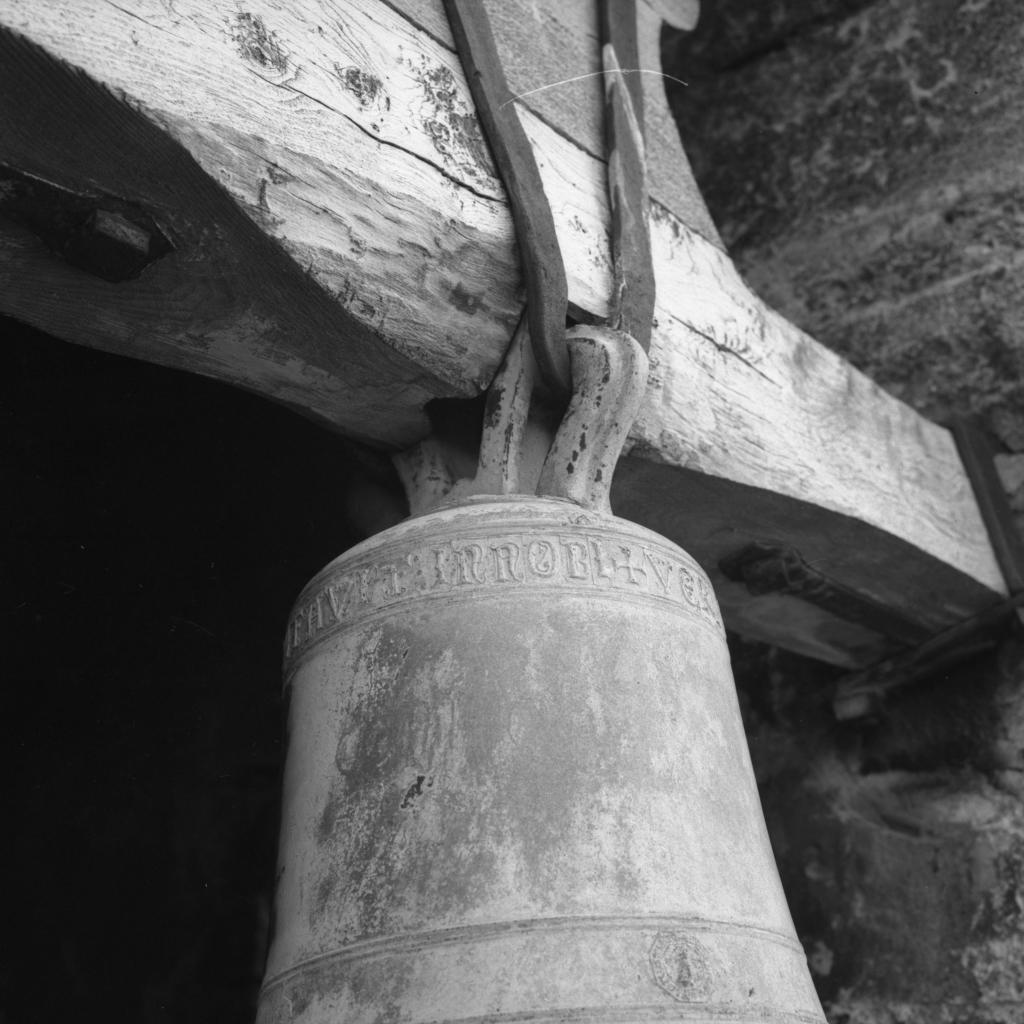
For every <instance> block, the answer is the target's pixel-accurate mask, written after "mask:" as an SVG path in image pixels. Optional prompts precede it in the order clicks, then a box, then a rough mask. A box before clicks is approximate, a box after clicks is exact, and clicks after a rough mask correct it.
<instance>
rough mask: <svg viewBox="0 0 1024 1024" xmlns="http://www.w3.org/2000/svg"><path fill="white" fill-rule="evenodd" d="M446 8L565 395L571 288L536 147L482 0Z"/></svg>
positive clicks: (531, 311)
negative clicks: (518, 109) (521, 117)
mask: <svg viewBox="0 0 1024 1024" xmlns="http://www.w3.org/2000/svg"><path fill="white" fill-rule="evenodd" d="M444 7H445V11H446V13H447V15H448V21H449V23H450V24H451V29H452V36H453V37H454V38H455V49H456V51H457V52H458V55H459V60H460V61H462V68H463V70H464V71H465V73H466V81H467V82H468V83H469V91H470V92H471V93H472V94H473V102H474V103H475V104H476V109H477V115H478V116H479V118H480V121H481V123H482V124H483V128H484V134H485V136H486V138H487V141H488V143H489V144H490V147H491V153H492V154H493V156H494V162H495V164H496V165H497V167H498V173H499V175H500V176H501V180H502V182H503V183H504V185H505V190H506V191H507V192H508V198H509V205H510V207H511V209H512V220H513V222H514V223H515V227H516V238H517V239H518V242H519V253H520V260H521V262H522V270H523V276H524V278H525V279H526V296H527V298H526V315H527V318H528V322H529V325H530V339H531V342H532V345H533V351H534V355H535V357H536V359H537V364H538V366H539V367H540V371H541V376H542V379H543V381H544V383H545V384H546V385H547V386H548V387H549V388H550V389H551V390H552V391H554V392H556V393H557V394H558V396H559V397H561V398H566V397H567V396H568V395H569V393H570V391H571V390H572V376H571V372H570V369H569V355H568V351H567V350H566V347H565V314H566V306H567V302H568V298H567V297H568V287H567V285H566V281H565V267H564V265H563V263H562V253H561V250H560V248H559V246H558V235H557V234H556V233H555V221H554V218H553V217H552V215H551V208H550V207H549V206H548V203H547V200H546V199H545V198H544V183H543V181H542V180H541V176H540V170H539V169H538V167H537V160H536V158H535V157H534V155H533V146H532V145H531V143H530V140H529V139H528V138H527V137H526V132H525V131H524V130H523V126H522V123H521V122H520V120H519V115H518V114H517V113H516V108H515V103H514V102H513V97H512V92H511V90H510V89H509V87H508V82H507V81H506V79H505V72H504V70H503V69H502V66H501V59H500V58H499V56H498V49H497V47H496V46H495V43H494V34H493V33H492V32H491V25H490V22H489V21H488V18H487V11H486V10H485V9H484V5H483V3H482V0H444Z"/></svg>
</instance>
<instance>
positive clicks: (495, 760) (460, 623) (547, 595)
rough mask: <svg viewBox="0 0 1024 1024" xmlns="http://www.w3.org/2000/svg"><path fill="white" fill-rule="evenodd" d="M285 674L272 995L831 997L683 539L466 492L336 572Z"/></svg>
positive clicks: (712, 1010)
mask: <svg viewBox="0 0 1024 1024" xmlns="http://www.w3.org/2000/svg"><path fill="white" fill-rule="evenodd" d="M641 355H642V353H641ZM575 371H576V364H575V361H574V372H575ZM599 377H600V374H598V377H597V378H594V379H598V378H599ZM590 404H591V408H593V402H591V403H590ZM597 404H598V405H600V404H601V403H600V402H598V403H597ZM566 423H568V424H570V427H569V428H568V430H563V431H562V432H561V433H560V438H561V442H562V444H561V447H560V442H559V441H556V443H555V446H554V448H553V455H554V456H555V459H554V463H553V468H549V470H550V471H548V472H547V475H548V477H549V478H550V477H552V476H554V477H558V476H559V475H561V476H562V478H563V483H565V489H566V490H571V487H572V486H575V483H572V484H570V483H567V482H566V481H565V477H566V472H565V470H566V468H567V467H568V466H569V465H574V469H575V468H578V465H576V464H574V463H573V462H572V461H571V458H570V461H569V462H564V463H563V464H562V469H561V470H559V459H560V458H562V456H563V455H564V454H565V452H566V451H567V449H566V446H565V442H566V441H568V442H569V447H570V448H571V447H572V442H573V438H576V440H578V438H579V426H580V422H579V420H578V418H577V420H576V421H575V425H573V423H574V421H573V414H572V412H570V415H569V416H568V417H567V420H566ZM563 426H565V425H563ZM591 426H592V425H591ZM627 427H628V422H627ZM574 431H575V433H574ZM592 433H593V434H596V433H598V432H596V431H592ZM595 442H596V437H595ZM572 451H574V452H576V453H577V454H578V451H579V447H578V445H577V446H576V448H573V449H572ZM615 455H617V449H616V451H615ZM599 472H600V471H599ZM569 475H570V476H571V475H572V474H569ZM589 475H590V476H591V482H593V479H592V478H593V475H594V474H593V473H590V474H589ZM604 490H605V491H606V490H607V480H606V481H605V483H604ZM285 673H286V686H287V689H288V692H289V694H290V712H289V726H288V729H289V751H288V758H287V766H286V773H285V785H284V790H285V793H284V813H283V823H282V839H281V849H280V862H279V878H278V890H277V896H276V901H277V902H276V908H275V912H276V913H275V916H276V929H275V936H274V940H273V945H272V949H271V953H270V959H269V964H268V968H267V975H266V982H265V985H264V990H263V993H262V997H261V1008H260V1016H259V1021H260V1022H261V1024H272V1022H273V1024H278V1022H285V1021H287V1022H303V1024H306V1022H308V1024H314V1022H315V1024H328V1022H330V1024H342V1022H344V1024H371V1022H380V1021H394V1022H417V1024H418V1022H423V1024H426V1022H450V1021H474V1022H480V1021H501V1020H508V1021H512V1020H515V1021H527V1020H529V1021H561V1020H573V1021H580V1022H583V1021H616V1022H626V1021H641V1020H646V1021H650V1020H686V1021H705V1020H706V1021H711V1020H722V1019H728V1020H730V1021H737V1022H755V1021H757V1022H761V1021H766V1020H771V1021H806V1022H822V1021H823V1020H824V1018H823V1016H822V1014H821V1009H820V1006H819V1003H818V1000H817V998H816V996H815V993H814V989H813V986H812V984H811V980H810V975H809V973H808V970H807V966H806V961H805V959H804V954H803V951H802V949H801V947H800V944H799V942H798V941H797V938H796V936H795V934H794V931H793V926H792V922H791V919H790V916H789V912H788V909H787V906H786V902H785V898H784V896H783V893H782V889H781V886H780V883H779V879H778V875H777V872H776V869H775V863H774V860H773V857H772V852H771V848H770V846H769V843H768V838H767V834H766V831H765V827H764V822H763V819H762V816H761V809H760V804H759V800H758V796H757V790H756V786H755V783H754V777H753V773H752V770H751V765H750V760H749V756H748V753H747V747H746V742H745V738H744V735H743V729H742V724H741V720H740V714H739V708H738V705H737V700H736V694H735V689H734V684H733V679H732V673H731V669H730V665H729V656H728V650H727V648H726V643H725V634H724V630H723V627H722V622H721V618H720V615H719V610H718V606H717V603H716V601H715V598H714V595H713V593H712V590H711V587H710V584H709V582H708V579H707V577H706V575H705V574H704V572H703V571H702V570H701V569H700V567H699V566H698V565H697V564H696V563H695V562H694V560H693V559H692V558H690V557H689V556H688V555H687V554H686V553H685V552H684V551H682V550H681V549H680V548H678V547H676V546H675V545H673V544H672V543H670V542H668V541H667V540H665V539H664V538H662V537H660V536H658V535H657V534H654V533H652V532H650V531H648V530H645V529H643V528H640V527H638V526H636V525H634V524H632V523H629V522H626V521H624V520H621V519H617V518H614V517H613V516H611V515H610V514H608V513H606V512H604V511H594V510H592V509H587V508H583V507H581V505H580V504H578V503H576V502H574V501H570V500H565V499H562V498H549V497H534V496H522V495H505V496H497V497H495V496H483V497H480V496H478V497H469V498H464V499H462V500H460V502H459V503H458V504H456V505H454V506H451V507H445V508H441V509H439V510H437V511H434V512H431V513H429V514H426V515H423V516H419V517H417V518H414V519H410V520H407V521H406V522H404V523H402V524H400V525H399V526H397V527H394V528H393V529H390V530H388V531H386V532H385V533H382V534H380V535H378V536H376V537H374V538H372V539H370V540H368V541H366V542H364V543H363V544H360V545H359V546H357V547H356V548H354V549H352V550H351V551H349V552H347V553H346V554H344V555H343V556H341V557H340V558H338V559H337V560H336V561H334V562H332V563H331V564H330V565H329V566H327V567H326V568H325V569H324V570H323V571H322V572H320V573H319V574H318V575H317V576H316V577H315V578H314V579H313V580H312V581H311V582H310V584H309V585H308V586H307V588H306V589H305V591H304V592H303V594H302V596H301V597H300V598H299V601H298V603H297V605H296V607H295V610H294V613H293V616H292V618H291V622H290V626H289V629H288V636H287V640H286V647H285Z"/></svg>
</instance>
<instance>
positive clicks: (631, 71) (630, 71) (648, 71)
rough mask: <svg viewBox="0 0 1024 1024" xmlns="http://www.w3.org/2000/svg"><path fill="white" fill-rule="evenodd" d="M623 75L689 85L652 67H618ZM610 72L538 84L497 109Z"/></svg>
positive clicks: (510, 98)
mask: <svg viewBox="0 0 1024 1024" xmlns="http://www.w3.org/2000/svg"><path fill="white" fill-rule="evenodd" d="M619 70H620V71H621V73H622V74H624V75H658V77H659V78H667V79H669V80H670V81H673V82H678V83H679V84H680V85H685V86H689V84H690V83H689V82H684V81H683V80H682V79H681V78H676V77H675V75H666V74H665V72H664V71H655V70H654V69H653V68H620V69H619ZM608 74H611V71H590V72H588V73H587V74H585V75H575V76H574V77H572V78H563V79H562V80H561V81H560V82H551V83H550V84H548V85H539V86H537V88H536V89H528V90H527V91H526V92H520V93H516V95H515V96H510V97H509V98H508V99H507V100H505V102H504V103H502V104H501V106H500V107H499V108H498V109H499V110H501V109H503V108H504V107H507V106H508V105H509V104H510V103H511V102H513V100H521V99H525V98H526V97H527V96H532V95H534V93H538V92H545V91H546V90H547V89H555V88H557V87H558V86H560V85H568V84H569V83H570V82H580V81H582V80H583V79H584V78H599V77H600V76H601V75H608Z"/></svg>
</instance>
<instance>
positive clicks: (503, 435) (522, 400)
mask: <svg viewBox="0 0 1024 1024" xmlns="http://www.w3.org/2000/svg"><path fill="white" fill-rule="evenodd" d="M528 336H529V326H528V324H527V320H526V318H525V317H524V318H523V319H522V320H521V321H520V324H519V327H518V328H517V330H516V333H515V335H514V337H513V339H512V344H511V345H510V346H509V349H508V352H507V353H506V354H505V359H504V361H503V362H502V364H501V367H500V369H499V370H498V373H497V375H496V376H495V378H494V382H493V383H492V384H491V387H490V390H489V391H488V395H487V404H486V407H485V412H484V428H483V436H482V439H481V442H480V457H479V461H478V464H477V471H476V475H475V476H474V477H473V479H472V480H467V481H464V482H463V483H461V484H458V485H456V486H455V487H454V488H453V489H452V491H451V492H450V493H449V495H448V499H449V502H451V501H458V500H461V499H463V498H467V497H470V496H472V495H483V494H492V495H507V494H522V493H523V492H524V491H525V490H526V489H527V488H526V487H525V486H524V480H523V477H524V472H523V461H524V448H525V433H526V427H527V421H528V419H529V412H530V405H531V399H532V397H533V391H534V386H535V383H536V377H537V364H536V360H535V358H534V355H533V348H532V346H531V345H530V344H529V341H528ZM565 338H566V347H567V349H568V353H569V362H570V366H571V370H572V379H573V391H572V396H571V398H570V400H569V406H568V408H567V410H566V412H565V415H564V416H563V418H562V422H561V424H560V425H559V427H558V429H557V431H556V433H555V437H554V441H553V442H552V443H551V445H550V447H549V449H548V451H547V454H546V456H545V458H544V462H543V466H542V467H541V470H540V477H539V480H538V483H537V488H536V492H537V494H538V495H541V496H543V497H552V498H563V499H565V500H566V501H572V502H575V503H576V504H577V505H580V506H582V507H583V508H586V509H589V510H591V511H594V512H602V513H606V514H610V512H611V505H610V502H609V493H610V490H611V482H612V474H613V473H614V471H615V463H616V462H617V461H618V458H619V455H620V454H621V452H622V448H623V445H624V444H625V443H626V438H627V437H628V435H629V428H630V427H631V426H632V424H633V420H634V419H635V418H636V414H637V411H638V410H639V408H640V402H641V401H642V399H643V396H644V390H645V386H646V384H647V372H648V360H647V355H646V353H645V352H644V350H643V349H642V348H641V347H640V345H639V343H638V342H637V341H636V339H635V338H633V337H632V336H631V335H629V334H627V333H626V332H625V331H619V330H615V329H613V328H611V327H600V326H579V327H571V328H569V329H568V330H567V331H566V332H565Z"/></svg>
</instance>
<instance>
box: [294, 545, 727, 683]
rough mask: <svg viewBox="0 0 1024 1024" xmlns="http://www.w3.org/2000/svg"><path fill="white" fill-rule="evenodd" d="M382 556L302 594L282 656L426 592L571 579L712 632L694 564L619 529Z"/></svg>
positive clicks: (339, 570)
mask: <svg viewBox="0 0 1024 1024" xmlns="http://www.w3.org/2000/svg"><path fill="white" fill-rule="evenodd" d="M404 552H405V553H403V554H401V555H399V553H398V552H397V551H396V557H395V558H394V559H393V560H390V561H389V560H388V558H387V552H386V551H380V550H378V551H376V552H375V554H374V556H373V557H372V558H362V559H361V558H359V557H354V558H352V559H351V560H348V559H343V560H342V562H341V563H340V564H338V565H336V566H335V567H333V569H332V568H329V569H328V570H326V571H325V572H324V573H323V574H321V576H319V577H318V578H317V579H316V580H314V582H313V585H312V586H311V587H310V588H308V589H307V590H306V592H305V593H304V594H303V595H302V597H301V598H300V599H299V602H298V604H297V605H296V608H295V610H294V612H293V614H292V617H291V619H290V620H289V624H288V629H287V631H286V634H285V645H284V656H285V662H286V666H287V663H288V662H290V661H292V660H293V659H294V658H296V657H298V656H300V655H301V654H302V653H304V652H305V651H306V650H307V649H308V648H309V647H310V646H311V645H312V644H313V643H314V642H315V641H317V640H320V639H322V638H323V637H324V636H325V635H326V634H328V633H331V632H334V631H335V630H337V629H339V628H341V627H342V626H344V625H345V624H346V623H349V622H351V621H353V620H358V619H359V618H361V617H363V616H364V615H368V614H372V613H374V612H376V611H378V610H382V609H386V608H390V607H392V606H394V605H397V604H399V603H401V602H402V601H404V600H411V599H416V598H422V597H424V596H429V595H433V594H437V595H446V596H448V595H457V594H459V593H469V592H478V591H480V590H494V589H498V588H508V589H514V588H516V587H517V586H553V587H559V586H569V587H574V588H580V587H583V588H588V589H592V590H595V591H602V590H604V591H609V592H618V593H624V594H630V595H634V596H639V597H649V598H654V599H656V600H662V601H668V602H670V603H673V604H676V605H678V606H679V607H680V608H681V609H683V610H684V611H689V612H691V613H696V614H697V616H698V617H700V618H702V619H704V620H705V621H706V622H707V623H708V624H710V625H711V626H713V627H715V628H716V629H719V630H721V629H722V621H721V617H720V615H719V612H718V608H717V606H716V603H715V600H714V598H713V596H712V594H711V589H710V587H709V585H708V582H707V578H706V577H705V575H704V573H703V572H702V571H701V570H700V569H699V568H698V567H697V565H696V563H694V562H691V561H690V560H689V559H686V558H683V557H680V555H681V554H682V552H674V551H672V550H670V549H669V548H667V547H662V546H660V545H655V544H641V543H627V542H624V541H623V539H622V538H621V536H611V535H609V536H603V535H601V534H600V533H594V532H592V531H588V534H587V535H581V534H570V533H566V532H564V531H539V530H536V529H531V530H529V531H528V532H527V531H524V532H515V533H501V534H497V535H495V534H490V535H487V536H482V537H480V538H479V539H466V540H458V541H446V542H442V543H433V544H429V545H422V546H419V547H416V548H415V549H414V550H412V551H409V550H408V548H404Z"/></svg>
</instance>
